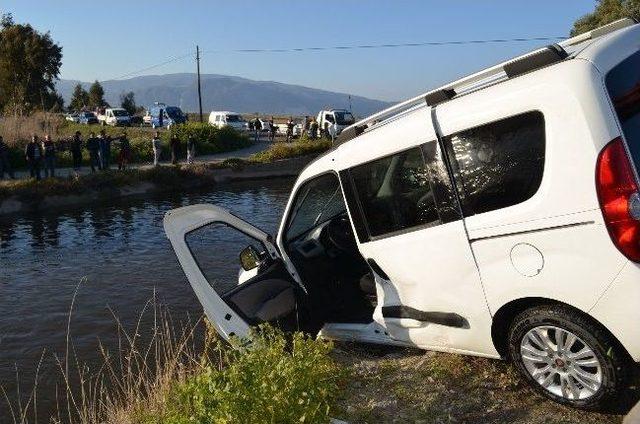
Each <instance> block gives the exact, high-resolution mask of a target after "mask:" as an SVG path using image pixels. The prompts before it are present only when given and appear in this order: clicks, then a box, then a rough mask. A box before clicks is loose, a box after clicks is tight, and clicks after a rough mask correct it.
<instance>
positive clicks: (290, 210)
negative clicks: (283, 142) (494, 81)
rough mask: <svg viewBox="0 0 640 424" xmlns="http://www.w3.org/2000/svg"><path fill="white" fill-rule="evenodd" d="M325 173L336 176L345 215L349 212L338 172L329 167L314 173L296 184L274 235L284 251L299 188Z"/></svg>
mask: <svg viewBox="0 0 640 424" xmlns="http://www.w3.org/2000/svg"><path fill="white" fill-rule="evenodd" d="M326 175H333V176H334V177H335V178H336V180H337V181H338V187H339V188H340V193H341V194H342V200H343V202H344V206H345V211H346V212H347V215H348V214H349V205H348V204H347V202H346V201H345V196H344V189H343V187H342V183H341V181H340V176H339V175H338V173H337V172H336V171H335V170H333V169H331V170H328V171H323V172H322V173H320V174H316V175H312V176H310V177H309V178H307V179H305V180H304V181H302V182H301V183H300V184H298V188H297V189H296V191H295V193H293V194H292V196H291V201H290V206H289V208H288V210H287V211H286V214H287V215H286V216H285V217H284V219H283V223H284V225H283V226H281V227H280V234H277V235H276V239H279V240H281V241H282V244H283V247H285V251H287V249H286V247H287V246H288V244H289V242H290V241H291V240H287V230H289V227H290V226H291V220H292V219H293V216H292V214H293V212H294V211H295V205H296V201H297V200H298V197H299V196H300V190H302V189H303V188H304V186H306V185H307V184H308V183H310V182H311V181H313V180H316V179H318V178H321V177H324V176H326ZM323 222H326V221H323ZM317 225H320V224H317ZM308 232H309V230H307V231H304V232H303V233H301V234H298V235H297V236H296V237H295V238H298V237H300V236H302V235H303V234H306V233H308ZM287 253H288V252H287Z"/></svg>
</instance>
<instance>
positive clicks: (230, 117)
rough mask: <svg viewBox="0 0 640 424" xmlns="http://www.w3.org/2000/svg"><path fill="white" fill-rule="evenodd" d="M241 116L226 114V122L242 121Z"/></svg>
mask: <svg viewBox="0 0 640 424" xmlns="http://www.w3.org/2000/svg"><path fill="white" fill-rule="evenodd" d="M242 121H243V119H242V116H240V115H227V122H242Z"/></svg>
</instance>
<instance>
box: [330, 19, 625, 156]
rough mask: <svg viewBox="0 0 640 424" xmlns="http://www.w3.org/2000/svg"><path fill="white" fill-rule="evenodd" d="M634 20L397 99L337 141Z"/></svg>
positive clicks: (551, 58)
mask: <svg viewBox="0 0 640 424" xmlns="http://www.w3.org/2000/svg"><path fill="white" fill-rule="evenodd" d="M634 24H636V21H635V20H634V19H631V18H624V19H620V20H617V21H615V22H611V23H610V24H607V25H604V26H601V27H599V28H596V29H594V30H592V31H589V32H585V33H584V34H580V35H578V36H575V37H572V38H569V39H567V40H564V41H562V42H560V43H558V44H552V45H550V46H546V47H543V48H541V49H537V50H534V51H532V52H529V53H526V54H524V55H522V56H518V57H516V58H514V59H510V60H507V61H505V62H502V63H500V64H498V65H495V66H492V67H490V68H487V69H484V70H482V71H480V72H476V73H475V74H471V75H469V76H466V77H464V78H461V79H459V80H457V81H454V82H452V83H449V84H446V85H444V86H442V87H439V88H437V89H435V90H431V91H428V92H426V93H424V94H421V95H419V96H416V97H413V98H411V99H409V100H405V101H404V102H401V103H398V104H396V105H394V106H391V107H389V108H387V109H384V110H382V111H380V112H378V113H375V114H373V115H371V116H369V117H368V118H365V119H362V120H360V121H358V122H356V123H355V124H353V125H351V126H350V127H348V128H346V129H345V130H344V131H342V133H341V134H340V135H339V136H338V138H337V139H336V142H335V144H336V145H338V144H342V143H344V142H347V141H349V140H350V139H352V138H354V137H357V136H358V135H360V134H361V133H363V132H364V131H365V130H366V129H367V128H368V127H369V126H371V125H372V124H375V123H378V122H381V121H385V120H387V119H390V118H393V117H394V116H396V115H398V114H400V113H402V112H405V111H407V110H409V109H411V108H413V107H415V106H418V105H421V104H425V103H426V105H428V106H434V105H436V104H438V103H442V102H444V101H447V100H450V99H452V98H454V97H455V96H457V95H460V94H463V93H468V92H471V91H475V90H478V89H481V88H484V87H487V86H489V85H493V84H496V83H498V82H501V81H504V80H506V79H509V78H513V77H516V76H518V75H522V74H524V73H527V72H531V71H534V70H536V69H540V68H542V67H545V66H548V65H551V64H553V63H557V62H560V61H562V60H564V59H566V58H567V57H568V53H567V51H566V50H565V48H566V47H570V46H574V45H576V44H580V43H582V42H584V41H588V40H593V39H596V38H598V37H601V36H603V35H606V34H609V33H611V32H613V31H616V30H619V29H622V28H626V27H628V26H631V25H634Z"/></svg>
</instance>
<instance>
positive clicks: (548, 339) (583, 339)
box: [509, 306, 627, 409]
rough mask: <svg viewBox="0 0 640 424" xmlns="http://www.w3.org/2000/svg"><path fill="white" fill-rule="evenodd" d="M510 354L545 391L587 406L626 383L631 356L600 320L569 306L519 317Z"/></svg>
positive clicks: (600, 403) (603, 399)
mask: <svg viewBox="0 0 640 424" xmlns="http://www.w3.org/2000/svg"><path fill="white" fill-rule="evenodd" d="M509 354H510V356H511V359H512V360H513V362H514V363H515V365H516V367H517V368H518V370H519V371H520V372H521V373H522V375H523V376H524V377H525V378H526V379H527V380H528V381H529V383H530V384H531V385H532V386H534V387H535V388H536V390H538V392H540V393H541V394H543V395H544V396H546V397H548V398H551V399H553V400H554V401H556V402H559V403H562V404H565V405H570V406H574V407H578V408H585V409H599V408H602V407H604V406H606V405H607V404H608V403H609V402H610V401H611V400H612V399H613V398H614V397H615V395H616V393H618V392H619V391H620V390H621V389H622V388H623V387H624V383H625V378H624V374H625V373H624V368H625V365H626V364H627V360H626V357H625V355H624V353H623V352H620V349H619V347H618V344H617V343H616V342H615V341H614V340H613V339H612V337H611V336H610V335H609V334H608V333H607V332H606V330H604V329H603V328H602V327H601V326H600V325H598V324H596V323H595V322H593V321H592V320H590V319H588V318H587V317H586V316H584V315H582V314H580V313H579V312H576V311H574V310H572V309H569V308H567V307H563V306H542V307H536V308H532V309H529V310H526V311H524V312H522V313H521V314H519V315H518V316H517V317H516V318H515V319H514V321H513V323H512V325H511V329H510V332H509Z"/></svg>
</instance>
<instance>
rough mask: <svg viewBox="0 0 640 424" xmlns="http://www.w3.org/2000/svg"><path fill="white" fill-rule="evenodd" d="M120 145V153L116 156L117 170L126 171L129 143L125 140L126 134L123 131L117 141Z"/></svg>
mask: <svg viewBox="0 0 640 424" xmlns="http://www.w3.org/2000/svg"><path fill="white" fill-rule="evenodd" d="M118 142H119V145H120V153H119V154H118V169H122V170H124V169H127V165H128V164H129V161H130V160H131V142H129V139H128V138H127V133H126V132H125V131H123V132H122V135H120V139H119V140H118Z"/></svg>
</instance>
